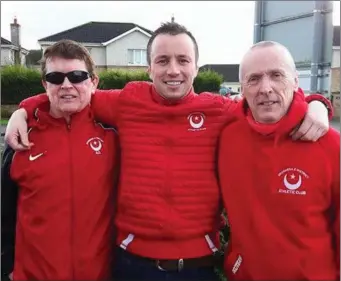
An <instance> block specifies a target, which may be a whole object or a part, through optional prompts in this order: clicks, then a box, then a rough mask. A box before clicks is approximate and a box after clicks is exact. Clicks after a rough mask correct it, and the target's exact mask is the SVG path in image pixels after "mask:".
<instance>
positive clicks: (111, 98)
mask: <svg viewBox="0 0 341 281" xmlns="http://www.w3.org/2000/svg"><path fill="white" fill-rule="evenodd" d="M120 92H121V90H97V91H96V92H95V94H94V95H92V98H91V109H92V111H93V113H94V115H95V119H96V120H97V121H100V122H102V123H106V124H108V125H110V126H114V127H116V126H117V119H118V111H119V106H118V98H119V94H120Z"/></svg>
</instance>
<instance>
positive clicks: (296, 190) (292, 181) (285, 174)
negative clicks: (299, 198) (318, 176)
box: [278, 168, 309, 195]
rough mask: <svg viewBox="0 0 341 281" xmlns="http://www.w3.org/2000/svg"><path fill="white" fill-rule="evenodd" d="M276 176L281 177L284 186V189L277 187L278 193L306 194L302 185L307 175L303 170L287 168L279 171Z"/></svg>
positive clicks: (307, 177)
mask: <svg viewBox="0 0 341 281" xmlns="http://www.w3.org/2000/svg"><path fill="white" fill-rule="evenodd" d="M278 176H279V177H280V178H281V180H282V183H283V185H284V187H285V189H284V188H279V189H278V192H279V193H286V194H297V195H306V194H307V192H306V190H304V186H302V185H303V182H304V181H305V180H306V179H309V176H308V175H307V174H306V173H305V172H304V171H302V170H300V169H297V168H287V169H285V170H283V171H281V172H280V173H279V174H278Z"/></svg>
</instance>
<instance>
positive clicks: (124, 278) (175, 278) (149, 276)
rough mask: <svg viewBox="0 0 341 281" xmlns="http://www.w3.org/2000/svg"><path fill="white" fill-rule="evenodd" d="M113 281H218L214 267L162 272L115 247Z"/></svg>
mask: <svg viewBox="0 0 341 281" xmlns="http://www.w3.org/2000/svg"><path fill="white" fill-rule="evenodd" d="M113 280H114V281H163V280H165V281H219V277H218V275H217V274H216V273H215V269H214V267H213V266H212V267H198V268H186V263H185V266H184V268H183V270H181V271H180V272H178V271H162V270H160V269H158V268H157V266H156V264H154V263H153V262H151V261H150V260H147V259H145V258H142V257H138V256H136V255H133V254H130V253H129V252H127V251H125V250H123V249H121V248H119V247H117V249H116V250H115V256H114V269H113Z"/></svg>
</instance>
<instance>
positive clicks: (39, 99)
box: [19, 93, 49, 119]
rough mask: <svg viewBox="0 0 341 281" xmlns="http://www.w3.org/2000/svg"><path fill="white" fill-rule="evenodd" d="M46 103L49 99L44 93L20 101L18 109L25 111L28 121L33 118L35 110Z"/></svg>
mask: <svg viewBox="0 0 341 281" xmlns="http://www.w3.org/2000/svg"><path fill="white" fill-rule="evenodd" d="M47 102H49V98H48V97H47V95H46V93H42V94H38V95H35V96H32V97H29V98H26V99H24V100H22V101H21V103H20V104H19V108H23V109H25V110H26V112H27V117H28V119H30V118H32V117H33V114H34V111H35V110H36V108H37V107H40V105H42V104H46V103H47Z"/></svg>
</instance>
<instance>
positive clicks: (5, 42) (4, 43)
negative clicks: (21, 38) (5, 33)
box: [1, 37, 13, 45]
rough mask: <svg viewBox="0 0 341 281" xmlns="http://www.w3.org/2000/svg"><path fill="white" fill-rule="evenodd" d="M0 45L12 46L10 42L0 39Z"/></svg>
mask: <svg viewBox="0 0 341 281" xmlns="http://www.w3.org/2000/svg"><path fill="white" fill-rule="evenodd" d="M1 45H13V44H12V42H11V41H9V40H7V39H5V38H2V37H1Z"/></svg>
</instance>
